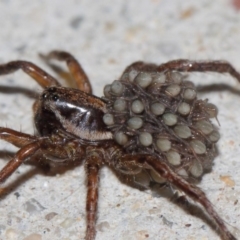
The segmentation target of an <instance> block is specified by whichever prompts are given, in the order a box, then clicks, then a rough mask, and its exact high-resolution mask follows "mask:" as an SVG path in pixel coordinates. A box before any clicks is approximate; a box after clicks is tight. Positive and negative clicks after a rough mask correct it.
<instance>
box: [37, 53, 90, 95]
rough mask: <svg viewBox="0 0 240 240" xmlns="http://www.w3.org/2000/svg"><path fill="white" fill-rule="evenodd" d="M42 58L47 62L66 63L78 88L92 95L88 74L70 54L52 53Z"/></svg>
mask: <svg viewBox="0 0 240 240" xmlns="http://www.w3.org/2000/svg"><path fill="white" fill-rule="evenodd" d="M40 56H41V57H42V58H43V59H45V60H47V61H48V60H51V59H56V60H59V61H64V62H66V64H67V66H68V69H69V71H70V73H71V74H72V76H73V78H74V79H75V81H76V83H77V87H78V88H79V89H80V90H81V91H83V92H86V93H92V87H91V84H90V82H89V79H88V77H87V75H86V73H85V72H84V70H83V69H82V67H81V65H80V64H79V62H78V61H77V60H76V59H75V58H74V57H73V56H72V55H71V54H70V53H68V52H63V51H52V52H50V53H49V54H48V55H46V56H44V55H42V54H41V55H40Z"/></svg>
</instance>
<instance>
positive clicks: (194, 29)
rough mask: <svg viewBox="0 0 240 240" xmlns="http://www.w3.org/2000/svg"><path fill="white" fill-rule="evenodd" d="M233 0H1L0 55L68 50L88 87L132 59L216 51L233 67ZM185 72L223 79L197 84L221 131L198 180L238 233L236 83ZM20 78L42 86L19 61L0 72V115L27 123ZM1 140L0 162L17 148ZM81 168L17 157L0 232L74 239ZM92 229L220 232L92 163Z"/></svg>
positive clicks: (193, 234) (237, 50) (175, 238)
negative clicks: (95, 188)
mask: <svg viewBox="0 0 240 240" xmlns="http://www.w3.org/2000/svg"><path fill="white" fill-rule="evenodd" d="M239 5H240V4H239V1H237V0H235V1H230V0H218V1H209V0H199V1H194V0H187V1H181V0H151V1H150V0H148V1H138V0H130V1H109V0H103V1H93V0H83V1H76V0H68V1H57V0H52V1H47V0H42V1H30V0H22V1H10V0H9V1H7V0H2V1H0V10H1V14H0V23H1V26H0V62H1V63H3V62H7V61H10V60H15V59H25V60H29V61H32V62H34V63H36V64H38V65H40V66H41V67H43V68H44V69H46V70H47V71H49V72H51V73H52V74H54V73H53V72H52V71H51V69H50V68H49V67H48V66H46V65H45V64H44V63H43V62H42V61H41V60H40V59H39V58H38V56H37V54H38V53H39V52H42V53H46V52H48V51H50V50H52V49H62V50H66V51H69V52H71V53H73V54H74V55H75V56H76V58H77V59H78V60H79V61H80V62H81V64H82V66H83V67H84V69H85V70H86V72H87V74H88V75H89V77H90V79H91V81H92V83H93V89H94V93H95V94H96V95H97V96H102V89H103V86H104V85H105V84H106V83H110V82H112V81H113V80H114V79H117V78H118V76H119V75H120V74H121V72H122V71H123V70H124V68H125V67H126V66H127V65H129V64H130V63H132V62H133V61H137V60H144V61H150V62H155V63H162V62H165V61H168V60H172V59H176V58H190V59H195V60H196V59H209V60H210V59H224V60H228V61H230V62H231V63H232V64H233V65H234V66H235V67H236V68H237V69H239V70H240V44H239V42H240V11H239V8H238V7H239ZM62 66H63V65H62ZM191 79H192V80H193V81H194V82H195V83H196V84H200V85H207V86H208V85H209V84H212V83H214V84H218V83H225V84H227V86H229V88H228V87H225V89H221V90H220V91H215V90H214V89H213V90H212V91H208V92H204V94H203V95H204V96H203V97H204V98H209V99H210V101H211V102H213V103H215V104H217V105H218V107H219V112H220V113H219V121H220V123H221V135H222V138H221V141H220V142H219V144H218V146H219V150H220V155H219V157H218V158H216V159H215V165H214V168H213V171H212V172H211V173H209V174H206V175H205V176H204V178H203V180H202V182H201V183H200V184H199V186H200V187H201V188H202V189H204V191H205V192H206V193H207V195H208V197H209V198H210V199H211V201H212V203H213V204H214V207H215V208H216V209H217V211H218V212H219V214H220V215H221V216H222V217H223V218H224V219H225V221H226V222H227V223H228V226H229V228H230V229H231V230H232V232H234V233H235V234H236V235H237V236H238V237H239V238H240V234H239V232H240V230H239V228H240V201H239V200H240V177H239V176H240V174H239V173H240V159H239V156H240V137H239V133H240V129H239V126H240V113H239V99H240V86H239V83H237V82H236V81H235V80H234V79H231V78H230V77H229V76H227V75H224V76H223V75H217V74H212V73H211V74H204V75H202V74H192V75H191ZM11 87H14V89H15V90H14V91H10V89H11ZM22 88H23V89H28V90H30V91H36V92H40V91H41V88H40V87H39V86H38V85H37V84H36V83H35V82H34V81H33V80H31V79H30V78H29V77H28V76H26V75H25V74H24V73H22V72H20V71H19V72H17V73H14V74H11V75H8V76H1V84H0V109H1V110H0V125H1V126H8V127H11V128H14V129H16V130H20V129H21V131H23V132H27V133H33V132H34V130H33V124H32V107H31V106H32V103H33V100H34V99H33V98H31V97H28V96H26V94H22V93H23V92H26V91H24V90H22ZM235 88H236V89H237V90H233V89H235ZM215 89H218V88H215ZM7 92H8V94H6V93H7ZM0 149H1V152H0V157H1V160H0V167H3V166H4V165H5V164H6V161H7V159H9V158H10V156H9V152H8V151H10V152H11V151H16V148H14V147H11V146H10V144H7V143H5V142H2V141H1V148H0ZM84 177H85V175H84V171H83V167H77V168H75V169H73V170H69V171H67V172H65V173H63V174H59V175H57V176H46V175H44V174H42V173H41V171H38V170H34V168H32V167H31V166H28V165H23V166H21V167H20V168H19V169H18V171H17V172H16V173H14V174H13V176H11V178H10V179H9V180H8V181H7V182H6V183H4V184H3V185H2V186H1V188H0V190H1V192H2V194H1V201H0V239H1V240H5V239H6V240H13V239H21V240H22V239H23V240H40V239H41V240H48V239H52V240H55V239H61V240H75V239H83V238H84V232H85V218H84V217H85V195H86V191H85V190H86V189H85V180H84ZM6 190H7V191H9V193H8V194H4V192H5V191H6ZM97 229H98V234H97V240H100V239H116V240H121V239H125V240H128V239H129V240H143V239H149V240H150V239H151V240H155V239H161V240H164V239H172V240H181V239H185V240H194V239H196V240H199V239H200V240H210V239H211V240H216V239H219V236H218V235H217V234H216V232H215V231H214V230H213V229H212V228H210V226H209V225H208V224H206V222H204V221H203V220H202V219H199V218H197V217H194V216H191V215H190V214H187V213H186V212H184V211H183V210H182V209H181V208H179V207H178V206H176V205H175V204H173V203H171V202H170V201H169V199H166V198H162V197H160V196H155V195H153V194H151V192H149V191H148V192H140V191H138V190H137V189H132V188H131V187H128V186H126V185H123V184H121V183H120V182H119V181H118V179H117V178H116V177H115V176H114V175H113V174H112V173H111V171H109V170H108V169H106V168H104V169H103V170H102V172H101V186H100V200H99V215H98V221H97Z"/></svg>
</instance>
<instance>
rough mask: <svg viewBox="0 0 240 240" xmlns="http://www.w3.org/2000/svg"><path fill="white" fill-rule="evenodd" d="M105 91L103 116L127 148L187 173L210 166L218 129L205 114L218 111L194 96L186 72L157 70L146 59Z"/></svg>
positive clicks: (199, 172) (214, 114)
mask: <svg viewBox="0 0 240 240" xmlns="http://www.w3.org/2000/svg"><path fill="white" fill-rule="evenodd" d="M138 66H139V64H138ZM104 95H105V98H104V99H105V100H106V101H107V109H108V112H107V113H106V114H105V115H104V117H103V121H104V123H105V124H106V125H107V126H108V128H109V129H111V131H112V132H113V134H114V135H113V136H114V139H115V141H116V142H117V143H118V144H120V145H122V146H123V147H124V149H125V150H126V151H127V152H131V153H149V154H154V155H156V156H158V158H159V160H161V161H165V162H166V163H167V164H168V165H169V166H171V168H172V169H173V170H174V171H175V172H177V173H178V174H179V175H181V176H183V177H185V178H186V179H190V178H199V177H201V176H202V174H203V173H204V172H205V171H209V170H210V169H211V167H212V161H213V159H214V157H215V155H216V151H215V143H216V142H217V141H218V140H219V137H220V135H219V132H218V131H217V128H216V127H215V126H214V125H213V124H212V123H211V121H210V118H216V117H217V108H216V106H215V105H213V104H211V103H208V101H207V100H199V99H197V93H196V88H195V86H194V84H193V83H192V82H190V81H187V80H186V75H183V74H182V73H180V72H177V71H165V72H158V71H157V67H156V66H155V65H151V64H142V67H138V68H136V67H134V66H132V67H128V68H127V69H126V70H125V72H124V73H123V75H122V77H121V78H120V80H116V81H114V82H113V83H112V84H110V85H106V86H105V88H104ZM151 175H152V178H153V179H155V181H158V182H160V181H161V179H160V178H159V176H158V177H157V176H156V173H154V172H153V171H152V173H151Z"/></svg>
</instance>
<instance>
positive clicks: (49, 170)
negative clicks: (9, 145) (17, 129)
mask: <svg viewBox="0 0 240 240" xmlns="http://www.w3.org/2000/svg"><path fill="white" fill-rule="evenodd" d="M14 155H15V152H12V151H0V159H5V160H6V162H8V159H12V158H13V157H14ZM36 158H38V156H36ZM36 158H32V159H29V160H27V161H26V162H24V163H23V164H24V165H29V166H32V167H33V168H31V169H29V170H28V171H26V172H25V173H23V174H21V175H20V176H18V177H17V178H16V179H15V180H13V181H11V182H10V183H8V184H6V186H5V187H4V188H2V189H1V192H0V199H4V198H5V197H7V196H8V194H10V193H12V192H14V191H15V190H17V188H18V187H19V186H21V185H22V184H24V183H25V182H27V181H28V180H29V179H31V178H32V177H34V176H36V175H43V176H48V177H55V176H56V175H57V174H64V173H65V172H67V171H70V170H73V169H74V168H76V167H77V166H80V165H82V162H80V161H74V162H67V163H60V164H59V163H53V162H47V161H44V160H42V159H41V161H37V160H36Z"/></svg>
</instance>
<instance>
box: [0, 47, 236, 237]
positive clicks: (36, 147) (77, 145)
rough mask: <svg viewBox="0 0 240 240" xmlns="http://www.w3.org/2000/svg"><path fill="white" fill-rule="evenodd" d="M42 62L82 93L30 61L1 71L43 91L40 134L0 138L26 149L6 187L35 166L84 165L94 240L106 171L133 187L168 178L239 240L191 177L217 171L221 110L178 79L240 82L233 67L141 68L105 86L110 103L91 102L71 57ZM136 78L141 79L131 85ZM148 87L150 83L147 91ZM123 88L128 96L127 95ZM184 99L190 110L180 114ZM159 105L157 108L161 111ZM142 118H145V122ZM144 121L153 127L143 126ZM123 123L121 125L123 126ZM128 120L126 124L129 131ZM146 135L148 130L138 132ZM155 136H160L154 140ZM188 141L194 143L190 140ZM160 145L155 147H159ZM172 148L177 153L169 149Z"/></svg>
mask: <svg viewBox="0 0 240 240" xmlns="http://www.w3.org/2000/svg"><path fill="white" fill-rule="evenodd" d="M43 57H44V59H45V60H46V61H48V60H52V59H55V60H59V61H64V62H66V64H67V66H68V69H69V71H70V73H71V74H72V76H73V77H74V79H75V81H76V84H77V89H74V88H65V87H62V86H61V85H60V83H59V82H58V81H57V80H56V79H55V78H54V77H52V76H51V75H49V74H48V73H46V72H45V71H43V70H42V69H41V68H39V67H38V66H36V65H34V64H33V63H31V62H27V61H12V62H9V63H7V64H3V65H0V74H1V75H4V74H9V73H12V72H15V71H17V70H19V69H21V70H23V71H24V72H25V73H27V74H28V75H29V76H31V77H32V78H33V79H34V80H35V81H37V83H38V84H39V85H41V87H43V89H44V91H43V92H42V94H41V95H40V96H39V97H38V99H37V100H36V102H35V103H34V105H33V111H34V122H35V126H36V129H37V132H38V133H37V134H36V135H29V134H25V133H22V132H18V131H15V130H13V129H10V128H5V127H1V128H0V138H1V139H3V140H5V141H7V142H9V143H11V144H13V145H15V146H16V147H18V148H20V150H18V151H17V153H16V154H15V156H14V157H13V158H12V159H11V160H10V161H9V162H8V163H7V164H6V166H5V167H4V168H3V169H2V170H1V171H0V182H1V183H3V182H4V181H5V180H7V179H8V178H9V177H10V175H11V174H12V173H13V172H15V171H16V170H17V168H18V167H19V166H20V165H21V164H22V163H24V162H25V161H26V160H28V159H33V160H34V161H36V162H42V161H43V162H44V163H45V161H46V160H47V161H50V162H51V161H53V162H56V163H57V162H58V161H61V162H62V161H66V162H69V163H70V162H72V161H80V162H82V163H83V164H84V166H85V171H86V176H87V200H86V222H87V227H86V237H85V239H86V240H93V239H95V235H96V229H95V222H96V216H97V202H98V182H99V179H98V178H99V170H100V168H101V167H102V166H104V165H107V166H110V167H111V168H112V169H114V171H116V172H119V173H120V174H121V175H122V176H123V178H124V176H125V177H126V178H127V177H128V176H131V177H133V179H134V180H136V179H137V178H136V176H138V174H140V173H144V174H145V175H144V176H145V177H146V176H148V177H149V179H150V180H149V181H154V182H160V181H159V179H160V178H161V179H165V182H166V183H167V184H168V185H170V186H173V187H175V188H176V189H179V190H180V191H182V192H183V193H184V194H186V196H187V197H188V198H190V199H192V200H193V201H195V202H197V203H199V204H200V205H201V206H202V208H203V209H204V210H205V211H206V212H207V214H208V216H209V217H210V218H211V219H212V220H213V222H214V223H215V225H216V227H217V230H218V232H219V234H220V236H221V238H222V239H225V240H234V239H236V238H235V237H234V236H233V235H232V234H231V233H230V231H229V230H228V229H227V227H226V224H225V223H224V221H223V220H222V218H221V217H220V216H219V215H218V213H217V212H216V211H215V210H214V207H213V205H212V204H211V202H210V201H209V200H208V198H207V197H206V195H205V193H204V192H203V191H202V190H201V189H200V188H199V187H197V186H196V185H195V184H194V183H191V179H192V178H194V179H199V178H200V177H201V176H202V175H203V174H204V172H205V171H206V170H209V169H211V166H212V160H213V158H214V157H215V154H214V152H213V149H214V146H215V142H216V141H217V140H218V133H216V131H215V130H213V129H214V127H213V125H211V124H210V121H209V118H210V117H216V112H217V109H216V108H215V106H213V105H209V104H208V103H206V101H202V100H196V96H195V92H194V91H195V90H194V87H193V84H192V83H191V82H185V83H184V84H183V83H182V80H180V81H179V79H178V76H177V77H176V73H177V74H178V73H181V72H183V73H187V72H194V71H195V72H207V71H209V72H217V73H229V74H230V75H231V76H233V77H234V78H236V79H237V80H238V81H240V74H239V73H238V72H237V71H236V70H235V69H234V68H233V67H232V66H231V65H230V64H229V63H227V62H223V61H202V62H198V61H189V60H183V59H180V60H175V61H170V62H167V63H165V64H162V65H159V66H157V65H153V64H145V63H142V62H137V63H134V64H132V65H130V66H129V67H128V68H127V69H126V70H125V72H124V74H123V75H122V77H121V82H120V83H119V82H116V81H115V83H113V84H112V85H111V86H110V87H109V86H106V87H105V98H98V97H96V96H94V95H92V88H91V84H90V82H89V80H88V77H87V75H86V74H85V73H84V71H83V69H82V68H81V66H80V64H79V63H78V62H77V60H76V59H75V58H74V57H73V56H72V55H70V54H69V53H67V52H62V51H52V52H50V53H49V54H48V55H46V56H43ZM156 74H157V75H158V74H160V75H161V74H164V76H163V75H161V76H160V75H159V76H158V78H157V79H158V80H157V81H155V80H154V81H155V82H151V81H150V82H149V76H150V77H155V79H156ZM133 75H134V79H135V80H133V81H131V80H130V78H132V76H133ZM153 75H154V76H153ZM173 75H175V77H173ZM126 76H127V77H126ZM137 76H138V77H137ZM163 77H164V80H163ZM146 79H147V80H146ZM169 79H170V80H169ZM171 79H173V80H171ZM145 80H146V81H148V83H147V84H146V83H145V82H144V81H145ZM149 84H152V85H153V87H151V86H152V85H151V86H149ZM159 84H160V85H159ZM181 84H182V85H181ZM122 87H123V88H124V89H127V90H126V91H125V90H124V91H125V92H124V91H123V90H122ZM109 89H110V90H109ZM132 89H133V90H132ZM149 89H150V90H149ZM161 89H163V90H161ZM186 89H187V90H186ZM161 91H163V92H161ZM123 92H124V93H123ZM160 93H161V94H160ZM121 94H122V95H121ZM134 94H137V96H138V97H139V98H141V101H140V105H139V101H137V102H134V103H136V104H135V105H134V104H133V101H134V99H135V100H136V97H135V96H134ZM120 95H121V99H122V100H123V101H125V102H121V101H120V102H121V104H120V105H118V104H117V103H119V102H116V101H117V98H118V97H119V96H120ZM152 98H154V101H156V102H157V105H154V104H155V103H156V102H154V104H152V105H151V106H150V105H149V103H148V101H151V99H152ZM161 98H162V99H164V101H163V100H161ZM184 98H185V100H186V101H185V102H186V103H185V105H181V106H182V108H178V110H174V109H176V106H178V107H179V106H180V104H181V103H182V102H183V100H184ZM129 99H130V100H129ZM149 99H150V100H149ZM187 99H188V100H189V101H188V100H187ZM126 101H132V102H131V104H132V105H131V106H130V105H129V102H127V107H126V106H125V105H124V104H125V103H126ZM161 101H162V102H163V106H164V109H165V112H164V114H163V115H161V114H162V113H159V111H160V112H161V111H162V109H161V104H162V103H161ZM112 102H113V105H111V104H112ZM142 103H143V104H142ZM159 103H160V105H158V104H159ZM187 104H188V105H189V107H190V108H189V107H188V105H187ZM133 105H134V106H135V107H133ZM142 105H143V106H142ZM172 105H173V107H174V109H173V107H172ZM175 105H176V106H175ZM156 106H157V108H154V107H156ZM159 106H160V108H159ZM141 107H145V110H139V109H141ZM126 108H130V110H129V111H130V113H128V112H126ZM166 109H168V110H166ZM179 109H181V111H180V110H179ZM141 111H144V113H141V115H138V113H140V112H141ZM151 111H152V112H151ZM114 114H115V115H114ZM126 114H127V115H126ZM169 114H170V115H169ZM174 114H175V117H174ZM160 115H161V116H160ZM186 115H188V116H186ZM116 116H117V117H116ZM124 116H130V118H131V120H129V119H128V120H126V119H125V120H124ZM132 116H133V117H132ZM134 116H135V118H134ZM136 116H140V117H138V118H137V117H136ZM156 116H157V117H156ZM159 116H160V117H159ZM114 117H115V118H114ZM139 118H140V123H139ZM114 119H115V120H114ZM116 119H117V120H116ZM176 119H178V120H177V121H178V123H177V125H175V127H176V128H175V127H174V128H173V127H172V126H173V125H174V124H176V122H175V123H174V121H175V120H176ZM142 120H146V122H147V123H146V124H145V123H144V126H143V123H142ZM114 121H115V122H114ZM116 121H120V122H118V123H117V124H116ZM121 121H123V122H121ZM124 121H127V124H125V122H124ZM172 121H173V122H172ZM198 121H199V122H198ZM121 124H122V125H121ZM124 124H125V125H124ZM139 124H140V125H139ZM184 124H185V125H184ZM194 124H196V126H195V125H194ZM209 124H210V125H209ZM183 125H184V126H183ZM209 127H210V129H211V131H215V133H214V134H213V138H212V137H211V136H210V135H209V136H207V137H206V136H205V135H204V134H205V133H206V131H209ZM141 128H142V131H140V130H139V129H141ZM183 130H184V131H183ZM185 130H187V131H185ZM189 130H190V132H189ZM156 132H157V136H156V135H154V134H155V133H156ZM161 134H162V135H163V139H162V138H161ZM189 134H190V135H189ZM207 134H208V133H207ZM159 138H160V141H158V140H159ZM189 138H190V139H191V140H188V139H189ZM196 139H197V140H196ZM153 140H154V141H156V142H155V143H153ZM164 141H165V142H164ZM168 144H171V146H172V148H171V149H170V150H169V148H168ZM141 145H142V147H141ZM139 146H140V147H139ZM149 146H150V147H149ZM184 151H185V152H184ZM169 152H170V153H171V154H170V155H168V153H169ZM206 159H207V160H206ZM205 160H206V161H205ZM193 162H194V163H193ZM199 163H200V164H199ZM204 164H205V165H204ZM189 175H190V177H189ZM140 184H141V181H140Z"/></svg>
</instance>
